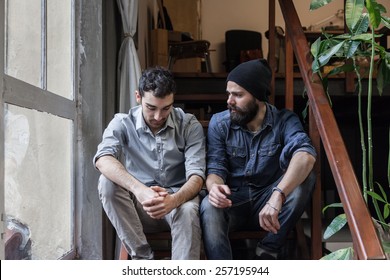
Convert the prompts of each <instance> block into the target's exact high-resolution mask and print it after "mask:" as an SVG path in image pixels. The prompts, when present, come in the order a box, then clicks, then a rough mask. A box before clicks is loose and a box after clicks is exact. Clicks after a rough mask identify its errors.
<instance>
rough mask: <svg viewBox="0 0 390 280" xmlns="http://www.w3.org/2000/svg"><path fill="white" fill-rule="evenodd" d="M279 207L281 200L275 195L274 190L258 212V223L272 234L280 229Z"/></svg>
mask: <svg viewBox="0 0 390 280" xmlns="http://www.w3.org/2000/svg"><path fill="white" fill-rule="evenodd" d="M281 208H282V200H281V198H279V197H277V193H276V192H274V194H273V195H272V196H271V197H270V199H269V200H268V202H267V203H266V205H265V206H264V207H263V209H261V211H260V213H259V223H260V226H261V227H262V228H263V229H264V230H266V231H270V232H272V233H274V234H277V233H278V230H279V229H280V223H279V218H278V217H279V212H280V210H281Z"/></svg>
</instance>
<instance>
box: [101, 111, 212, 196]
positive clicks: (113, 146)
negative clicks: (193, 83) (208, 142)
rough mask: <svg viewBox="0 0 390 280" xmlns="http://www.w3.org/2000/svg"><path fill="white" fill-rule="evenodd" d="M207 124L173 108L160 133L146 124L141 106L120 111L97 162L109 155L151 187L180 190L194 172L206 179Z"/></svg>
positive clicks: (110, 124) (110, 125)
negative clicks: (153, 131) (127, 112)
mask: <svg viewBox="0 0 390 280" xmlns="http://www.w3.org/2000/svg"><path fill="white" fill-rule="evenodd" d="M205 154H206V151H205V137H204V132H203V127H202V125H201V124H200V123H199V121H198V120H197V119H196V118H195V116H193V115H192V114H187V113H185V112H183V110H182V109H180V108H173V110H172V112H171V114H170V115H169V117H168V119H167V122H166V124H165V126H164V127H163V128H162V129H161V130H160V131H159V132H158V133H157V134H156V135H153V133H152V131H151V130H150V129H149V127H148V126H147V125H146V123H145V120H144V118H143V116H142V108H141V106H136V107H134V108H131V109H130V111H129V114H116V115H115V116H114V118H113V120H112V121H111V122H110V123H109V125H108V126H107V128H106V129H105V131H104V133H103V140H102V142H101V143H100V144H99V146H98V150H97V153H96V155H95V156H94V158H93V164H94V166H95V168H96V160H97V159H98V158H100V157H102V156H105V155H111V156H113V157H115V158H116V159H118V160H119V161H121V162H122V164H123V165H124V166H125V168H126V169H127V171H128V172H129V173H130V174H131V175H133V176H134V177H135V178H136V179H138V180H139V181H140V182H142V183H144V184H145V185H147V186H151V185H158V186H161V187H166V188H172V189H173V191H177V188H180V187H181V186H182V185H183V184H184V183H185V182H186V181H187V180H188V179H189V177H190V176H191V175H199V176H200V177H202V178H203V179H205V168H206V160H205Z"/></svg>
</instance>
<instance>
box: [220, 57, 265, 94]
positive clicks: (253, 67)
mask: <svg viewBox="0 0 390 280" xmlns="http://www.w3.org/2000/svg"><path fill="white" fill-rule="evenodd" d="M271 77H272V75H271V69H270V67H269V65H268V63H267V61H266V60H265V59H255V60H250V61H247V62H244V63H241V64H239V65H238V66H237V67H235V68H234V69H233V70H232V71H231V72H230V73H229V75H228V76H227V79H226V82H228V81H232V82H235V83H236V84H238V85H239V86H241V87H243V88H244V89H246V90H247V91H248V92H249V93H251V94H252V95H253V96H254V97H256V98H257V99H258V100H260V101H268V96H269V95H270V89H269V86H270V83H271Z"/></svg>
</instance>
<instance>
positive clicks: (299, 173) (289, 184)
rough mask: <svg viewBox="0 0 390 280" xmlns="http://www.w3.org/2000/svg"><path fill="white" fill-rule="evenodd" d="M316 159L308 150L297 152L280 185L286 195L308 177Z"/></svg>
mask: <svg viewBox="0 0 390 280" xmlns="http://www.w3.org/2000/svg"><path fill="white" fill-rule="evenodd" d="M315 161H316V160H315V158H314V157H313V156H312V155H311V154H309V153H307V152H297V153H296V154H295V155H294V156H293V157H292V159H291V161H290V164H289V166H288V168H287V171H286V174H285V175H284V177H283V179H282V180H281V181H280V183H279V185H278V186H279V188H280V189H282V191H283V192H284V193H285V195H286V196H287V195H288V194H289V193H290V192H292V191H293V190H294V188H295V187H296V186H298V185H299V184H301V183H302V182H303V181H304V180H305V179H306V178H307V176H308V175H309V174H310V172H311V171H312V169H313V166H314V163H315Z"/></svg>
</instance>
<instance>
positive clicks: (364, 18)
mask: <svg viewBox="0 0 390 280" xmlns="http://www.w3.org/2000/svg"><path fill="white" fill-rule="evenodd" d="M369 25H370V20H369V18H368V14H367V13H363V14H362V15H361V16H360V18H359V21H358V22H357V23H356V25H355V27H354V28H353V29H351V32H352V34H355V35H357V34H362V33H365V32H367V31H368V27H369Z"/></svg>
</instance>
